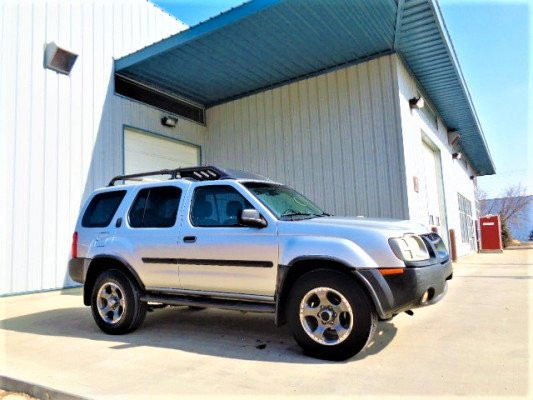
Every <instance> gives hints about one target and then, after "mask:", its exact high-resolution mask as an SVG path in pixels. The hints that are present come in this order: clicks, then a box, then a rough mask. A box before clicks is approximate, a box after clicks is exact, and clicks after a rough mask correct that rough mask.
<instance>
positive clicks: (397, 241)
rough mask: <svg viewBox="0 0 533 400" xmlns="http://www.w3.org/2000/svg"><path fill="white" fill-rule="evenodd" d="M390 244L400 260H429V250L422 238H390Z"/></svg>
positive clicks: (407, 236) (410, 235) (410, 236)
mask: <svg viewBox="0 0 533 400" xmlns="http://www.w3.org/2000/svg"><path fill="white" fill-rule="evenodd" d="M389 244H390V247H391V249H392V251H393V252H394V254H396V257H398V258H399V259H400V260H403V261H424V260H428V259H429V253H428V250H427V248H426V245H425V243H424V241H423V240H422V238H420V236H416V235H412V234H407V235H404V236H403V237H401V238H390V239H389Z"/></svg>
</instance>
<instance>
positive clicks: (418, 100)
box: [409, 96, 426, 108]
mask: <svg viewBox="0 0 533 400" xmlns="http://www.w3.org/2000/svg"><path fill="white" fill-rule="evenodd" d="M425 105H426V103H425V102H424V98H423V97H422V96H418V97H413V98H412V99H409V107H411V108H424V106H425Z"/></svg>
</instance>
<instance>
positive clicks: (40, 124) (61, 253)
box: [0, 0, 205, 294]
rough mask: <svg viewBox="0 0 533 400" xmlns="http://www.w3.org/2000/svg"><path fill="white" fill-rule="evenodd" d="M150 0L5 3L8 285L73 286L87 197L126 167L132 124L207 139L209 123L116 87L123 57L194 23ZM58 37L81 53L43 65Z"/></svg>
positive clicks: (3, 166) (2, 166)
mask: <svg viewBox="0 0 533 400" xmlns="http://www.w3.org/2000/svg"><path fill="white" fill-rule="evenodd" d="M184 28H185V26H184V25H183V24H181V23H180V22H179V21H177V20H176V19H174V18H173V17H171V16H169V15H168V14H166V13H164V12H163V11H161V10H160V9H158V8H157V7H155V6H154V5H153V4H151V3H149V2H147V1H145V0H131V1H130V0H128V1H120V0H119V1H117V0H115V1H98V0H95V1H76V2H74V1H73V2H67V1H35V2H30V1H10V0H7V1H2V2H0V143H1V145H0V151H1V159H0V174H1V175H0V176H1V186H2V196H0V202H1V203H0V209H1V210H2V214H1V223H0V229H1V232H0V233H1V236H0V241H1V243H0V246H1V247H0V294H4V293H17V292H26V291H32V290H40V289H50V288H57V287H63V286H65V285H67V286H68V285H69V284H71V283H72V282H71V281H70V280H69V279H68V278H67V275H66V263H67V260H68V254H69V247H70V240H71V235H72V230H73V227H74V224H75V220H76V218H77V216H78V211H79V207H80V204H81V201H82V199H83V198H84V197H85V195H87V194H88V193H90V192H91V191H92V190H93V189H94V188H95V187H99V186H102V185H104V184H105V183H106V182H107V180H108V179H109V178H110V177H111V176H113V175H116V174H117V173H121V172H122V148H123V146H122V127H123V124H128V125H131V126H134V127H136V128H141V129H145V130H150V131H152V132H156V133H162V134H166V135H168V136H171V137H172V136H174V137H179V138H180V139H182V140H186V141H190V142H193V143H196V144H200V145H202V144H203V141H204V138H205V127H204V126H202V125H198V124H195V123H192V122H188V121H185V120H180V122H179V125H178V127H177V128H175V129H173V130H170V129H167V128H163V127H162V126H161V124H160V122H159V120H160V118H161V115H162V114H163V113H162V112H160V111H158V110H155V109H152V108H149V107H146V106H144V105H142V104H139V103H136V102H133V101H129V100H126V99H124V98H122V97H118V96H115V95H114V94H113V85H112V84H111V83H112V82H111V81H112V79H111V78H112V69H113V57H115V58H117V57H120V56H123V55H125V54H128V53H130V52H132V51H134V50H137V49H139V48H141V47H142V46H145V45H148V44H150V43H152V42H154V41H157V40H160V39H162V38H164V37H167V36H169V35H170V34H173V33H176V32H178V31H179V30H182V29H184ZM50 41H54V42H56V43H57V44H58V45H59V46H61V47H65V48H67V49H69V50H71V51H73V52H75V53H77V54H79V57H78V59H77V61H76V63H75V65H74V68H73V70H72V72H71V75H70V76H65V75H59V74H57V73H56V72H53V71H51V70H46V69H44V68H43V51H44V45H45V44H46V43H47V42H50Z"/></svg>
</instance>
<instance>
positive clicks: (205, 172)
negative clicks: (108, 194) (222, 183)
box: [108, 166, 233, 186]
mask: <svg viewBox="0 0 533 400" xmlns="http://www.w3.org/2000/svg"><path fill="white" fill-rule="evenodd" d="M156 175H170V178H169V179H178V178H189V179H194V180H196V181H214V180H218V179H231V178H233V177H232V176H231V175H229V174H228V173H227V172H225V171H224V170H221V169H220V168H217V167H213V166H204V167H188V168H176V169H161V170H159V171H150V172H141V173H138V174H130V175H117V176H115V177H114V178H113V179H111V180H110V181H109V184H108V186H114V185H115V182H116V181H131V180H138V178H143V177H145V176H156Z"/></svg>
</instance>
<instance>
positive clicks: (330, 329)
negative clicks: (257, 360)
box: [287, 269, 377, 360]
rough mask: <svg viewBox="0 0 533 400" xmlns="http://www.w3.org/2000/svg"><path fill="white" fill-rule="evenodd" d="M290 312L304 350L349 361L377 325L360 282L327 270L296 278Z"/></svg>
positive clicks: (291, 323)
mask: <svg viewBox="0 0 533 400" xmlns="http://www.w3.org/2000/svg"><path fill="white" fill-rule="evenodd" d="M287 312H288V315H287V320H288V322H289V326H290V327H291V330H292V333H293V335H294V338H295V340H296V341H297V342H298V344H299V345H300V346H301V347H302V348H303V350H304V352H305V353H306V354H308V355H310V356H313V357H317V358H323V359H327V360H346V359H348V358H350V357H352V356H354V355H355V354H357V353H359V352H360V351H361V350H362V349H363V348H365V347H366V345H367V344H368V343H369V342H370V341H371V339H372V336H373V334H374V332H375V329H376V325H377V315H376V313H375V312H374V310H373V308H372V305H371V303H370V301H369V299H368V298H367V296H366V294H365V293H364V292H363V291H362V290H361V288H360V287H359V285H358V284H357V283H356V282H354V281H353V280H352V279H350V277H348V276H346V274H343V273H341V272H338V271H332V270H326V269H320V270H314V271H311V272H308V273H306V274H305V275H303V276H302V277H300V278H299V279H298V280H297V281H296V283H295V284H294V286H293V288H292V290H291V295H290V297H289V304H288V308H287Z"/></svg>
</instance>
